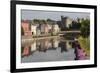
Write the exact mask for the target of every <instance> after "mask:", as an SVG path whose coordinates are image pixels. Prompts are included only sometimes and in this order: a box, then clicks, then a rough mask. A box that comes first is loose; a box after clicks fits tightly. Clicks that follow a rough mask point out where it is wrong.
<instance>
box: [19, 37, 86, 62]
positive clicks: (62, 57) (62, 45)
mask: <svg viewBox="0 0 100 73" xmlns="http://www.w3.org/2000/svg"><path fill="white" fill-rule="evenodd" d="M33 39H34V38H33ZM73 43H74V39H65V38H64V37H54V38H49V39H48V38H44V39H39V40H38V39H37V40H36V39H35V40H34V41H32V42H25V43H22V47H21V62H22V63H30V62H49V61H71V60H76V59H77V60H80V58H77V54H78V53H76V52H75V51H76V50H75V48H74V47H73ZM85 59H87V58H84V59H82V60H85Z"/></svg>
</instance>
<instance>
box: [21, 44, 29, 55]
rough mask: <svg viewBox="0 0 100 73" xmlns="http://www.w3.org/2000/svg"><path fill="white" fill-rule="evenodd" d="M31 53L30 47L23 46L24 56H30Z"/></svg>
mask: <svg viewBox="0 0 100 73" xmlns="http://www.w3.org/2000/svg"><path fill="white" fill-rule="evenodd" d="M29 54H30V47H29V46H25V47H23V51H22V56H28V55H29Z"/></svg>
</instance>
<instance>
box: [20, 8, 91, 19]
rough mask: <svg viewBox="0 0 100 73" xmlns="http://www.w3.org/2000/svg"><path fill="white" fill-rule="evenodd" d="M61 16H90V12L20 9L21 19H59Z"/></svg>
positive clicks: (74, 17)
mask: <svg viewBox="0 0 100 73" xmlns="http://www.w3.org/2000/svg"><path fill="white" fill-rule="evenodd" d="M61 16H67V17H70V18H72V19H73V20H75V19H76V18H77V17H78V18H90V14H89V13H86V12H84V13H83V12H62V11H59V12H58V11H36V10H21V19H22V20H33V19H45V20H46V19H48V18H49V19H52V20H61Z"/></svg>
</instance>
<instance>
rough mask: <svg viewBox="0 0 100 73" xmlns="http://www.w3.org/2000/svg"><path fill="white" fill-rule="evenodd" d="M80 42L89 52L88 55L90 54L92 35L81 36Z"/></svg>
mask: <svg viewBox="0 0 100 73" xmlns="http://www.w3.org/2000/svg"><path fill="white" fill-rule="evenodd" d="M78 42H79V43H80V45H81V47H82V48H83V49H84V50H85V52H86V53H87V56H90V37H88V38H83V37H81V36H80V37H79V38H78Z"/></svg>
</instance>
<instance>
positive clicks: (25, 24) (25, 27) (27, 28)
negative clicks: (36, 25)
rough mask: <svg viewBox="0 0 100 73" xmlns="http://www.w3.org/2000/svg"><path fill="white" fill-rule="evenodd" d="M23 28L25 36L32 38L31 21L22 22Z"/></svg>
mask: <svg viewBox="0 0 100 73" xmlns="http://www.w3.org/2000/svg"><path fill="white" fill-rule="evenodd" d="M21 26H22V28H23V32H24V35H25V36H30V35H32V33H31V28H30V27H31V25H30V21H29V20H24V21H22V22H21Z"/></svg>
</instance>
